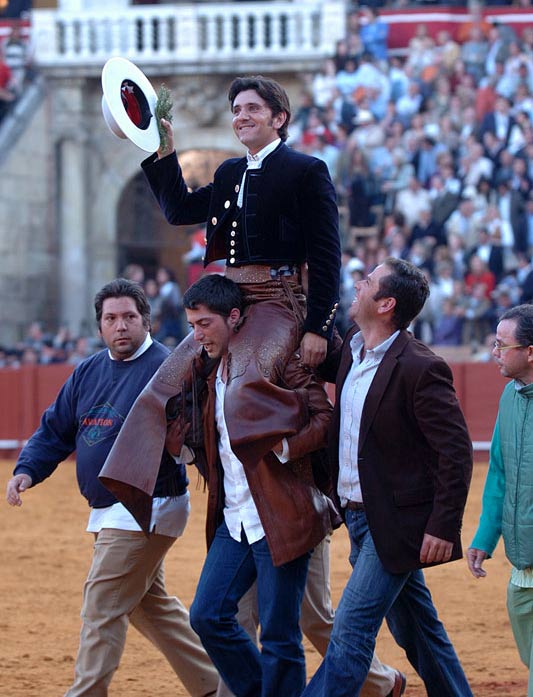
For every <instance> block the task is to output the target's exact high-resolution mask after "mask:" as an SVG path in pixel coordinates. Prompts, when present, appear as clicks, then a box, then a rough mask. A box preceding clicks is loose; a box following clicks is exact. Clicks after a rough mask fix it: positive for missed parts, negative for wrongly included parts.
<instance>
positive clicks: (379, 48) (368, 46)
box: [359, 5, 389, 66]
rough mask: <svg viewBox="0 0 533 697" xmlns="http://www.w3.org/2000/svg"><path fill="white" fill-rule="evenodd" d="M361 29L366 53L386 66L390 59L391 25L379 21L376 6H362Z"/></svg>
mask: <svg viewBox="0 0 533 697" xmlns="http://www.w3.org/2000/svg"><path fill="white" fill-rule="evenodd" d="M360 23H361V28H360V30H359V35H360V37H361V41H362V42H363V46H364V48H365V51H368V53H370V54H372V55H373V56H374V58H375V59H376V60H377V61H378V62H379V63H380V65H384V66H386V63H387V57H388V45H387V42H388V38H389V25H388V24H386V23H385V22H383V21H382V20H381V19H379V11H378V9H377V8H376V7H375V6H372V7H370V6H368V5H362V6H361V20H360Z"/></svg>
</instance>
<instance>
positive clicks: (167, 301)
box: [0, 264, 187, 368]
mask: <svg viewBox="0 0 533 697" xmlns="http://www.w3.org/2000/svg"><path fill="white" fill-rule="evenodd" d="M122 276H123V277H124V278H128V279H130V280H132V281H136V282H138V283H140V284H141V285H142V286H143V288H144V291H145V293H146V296H147V298H148V302H149V303H150V307H151V318H152V332H151V333H152V336H153V337H154V338H155V339H157V340H158V341H161V342H162V343H164V344H166V345H167V346H168V347H169V348H174V347H175V346H176V345H177V344H178V343H179V342H180V341H181V339H182V338H183V337H184V336H185V334H186V331H187V328H186V325H187V323H186V320H185V313H184V311H183V302H182V294H181V290H180V287H179V285H178V283H177V281H176V279H175V276H174V274H173V272H172V271H171V270H170V269H167V268H166V267H163V266H161V267H159V268H158V269H157V270H156V272H155V274H154V275H153V276H148V275H147V274H146V272H145V270H144V268H143V267H142V266H140V265H139V264H129V265H128V266H127V267H126V268H125V269H124V270H123V272H122ZM103 347H104V344H103V342H101V341H100V340H99V338H98V336H97V332H96V328H94V329H92V328H89V329H88V330H87V332H86V333H84V334H83V336H73V335H72V333H71V332H70V330H69V329H67V328H66V327H59V329H58V330H57V332H55V333H54V332H48V331H46V329H45V328H44V327H43V324H42V323H41V322H39V321H34V322H31V323H30V324H29V326H28V328H27V330H26V334H25V336H24V338H23V339H22V341H20V342H18V343H17V344H15V345H14V346H10V347H5V346H0V368H20V367H21V366H24V365H50V364H52V363H69V364H70V365H72V366H76V365H77V364H78V363H79V362H80V361H82V360H83V359H84V358H87V357H88V356H90V355H91V354H92V353H95V352H96V351H99V350H100V349H102V348H103Z"/></svg>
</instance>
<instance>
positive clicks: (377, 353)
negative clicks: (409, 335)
mask: <svg viewBox="0 0 533 697" xmlns="http://www.w3.org/2000/svg"><path fill="white" fill-rule="evenodd" d="M399 333H400V330H399V329H397V330H396V331H395V332H393V333H392V334H391V335H390V336H389V337H388V339H385V341H382V342H381V344H379V346H375V347H374V348H373V349H366V353H371V354H372V355H373V356H374V358H379V359H380V360H381V358H383V356H384V355H385V354H386V353H387V351H388V350H389V349H390V347H391V346H392V344H393V342H394V341H395V339H396V338H397V336H398V335H399ZM364 343H365V342H364V339H363V335H362V333H361V332H357V334H354V335H353V336H352V340H351V341H350V346H351V348H352V354H353V355H354V356H355V355H359V354H360V352H361V349H362V348H363V346H364Z"/></svg>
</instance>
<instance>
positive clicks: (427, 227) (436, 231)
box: [409, 206, 447, 248]
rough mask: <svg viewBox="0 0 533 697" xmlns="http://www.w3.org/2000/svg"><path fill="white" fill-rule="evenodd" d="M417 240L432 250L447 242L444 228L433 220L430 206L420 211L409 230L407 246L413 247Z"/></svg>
mask: <svg viewBox="0 0 533 697" xmlns="http://www.w3.org/2000/svg"><path fill="white" fill-rule="evenodd" d="M417 240H422V241H423V242H425V243H427V244H429V245H430V246H431V247H432V248H433V247H438V246H439V245H445V244H446V242H447V240H446V234H445V232H444V228H443V226H442V225H441V224H440V223H437V222H436V221H435V220H433V217H432V215H431V207H430V206H428V207H427V208H421V209H420V211H419V214H418V221H417V222H416V223H415V224H414V225H413V228H412V230H411V237H410V239H409V244H410V245H413V243H414V242H416V241H417Z"/></svg>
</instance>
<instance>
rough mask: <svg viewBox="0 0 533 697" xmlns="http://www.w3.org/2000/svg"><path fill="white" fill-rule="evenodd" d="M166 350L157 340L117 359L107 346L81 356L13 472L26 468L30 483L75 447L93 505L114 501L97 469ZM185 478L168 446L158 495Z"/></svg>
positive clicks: (174, 491) (180, 486)
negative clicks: (125, 358) (134, 354)
mask: <svg viewBox="0 0 533 697" xmlns="http://www.w3.org/2000/svg"><path fill="white" fill-rule="evenodd" d="M168 354H169V351H168V349H167V348H166V347H165V346H163V345H162V344H160V343H159V342H157V341H154V343H153V344H152V345H151V346H150V348H149V349H147V350H146V351H145V352H144V353H143V354H142V355H141V356H139V358H136V359H135V360H134V361H114V360H112V359H111V358H110V357H109V354H108V351H107V349H105V350H103V351H99V352H98V353H96V354H95V355H94V356H90V357H89V358H87V359H86V360H84V361H82V362H81V363H80V364H79V365H78V366H77V367H76V369H75V370H74V372H73V373H72V375H71V376H70V377H69V378H68V380H67V381H66V383H65V384H64V385H63V387H62V388H61V390H60V391H59V394H58V395H57V398H56V401H55V402H54V403H53V404H52V405H51V406H50V407H48V409H47V410H46V411H45V412H44V414H43V416H42V419H41V425H40V426H39V428H38V429H37V431H36V432H35V433H34V434H33V435H32V437H31V438H30V440H29V441H28V443H27V444H26V445H25V446H24V448H23V449H22V452H21V453H20V456H19V458H18V461H17V465H16V467H15V470H14V474H22V473H24V474H28V475H29V476H30V477H31V478H32V485H35V484H38V483H39V482H42V481H43V479H46V478H47V477H49V476H50V475H51V474H52V473H53V472H54V470H55V469H56V467H57V466H58V464H59V463H60V462H62V461H63V460H65V459H66V458H67V457H68V456H69V455H71V454H72V453H73V452H74V451H75V450H76V474H77V478H78V485H79V487H80V491H81V493H82V494H83V495H84V496H85V498H86V499H87V501H88V502H89V505H90V506H92V507H93V508H104V507H106V506H110V505H112V504H113V503H116V501H117V499H116V498H115V497H114V496H113V494H111V492H109V491H108V490H107V489H106V488H105V487H104V486H103V485H102V484H101V483H100V481H99V480H98V474H99V473H100V470H101V469H102V467H103V465H104V462H105V460H106V458H107V455H108V453H109V451H110V450H111V446H112V445H113V443H114V441H115V438H116V437H117V435H118V432H119V430H120V427H121V425H122V423H123V422H124V420H125V418H126V415H127V413H128V412H129V410H130V408H131V406H132V405H133V402H134V401H135V400H136V398H137V396H138V395H139V393H140V392H141V390H142V389H143V388H144V386H145V385H146V383H147V382H148V381H149V380H150V378H151V377H152V375H153V374H154V373H155V371H156V370H157V369H158V368H159V366H160V365H161V363H162V362H163V361H164V360H165V358H166V357H167V356H168ZM187 483H188V482H187V478H186V475H185V466H184V465H177V464H176V463H175V461H174V459H173V458H172V457H171V456H170V455H169V454H168V453H167V452H166V451H165V452H164V453H163V457H162V460H161V466H160V469H159V476H158V480H157V484H156V488H155V491H154V496H171V495H176V496H177V495H180V494H183V493H185V491H186V489H187Z"/></svg>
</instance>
